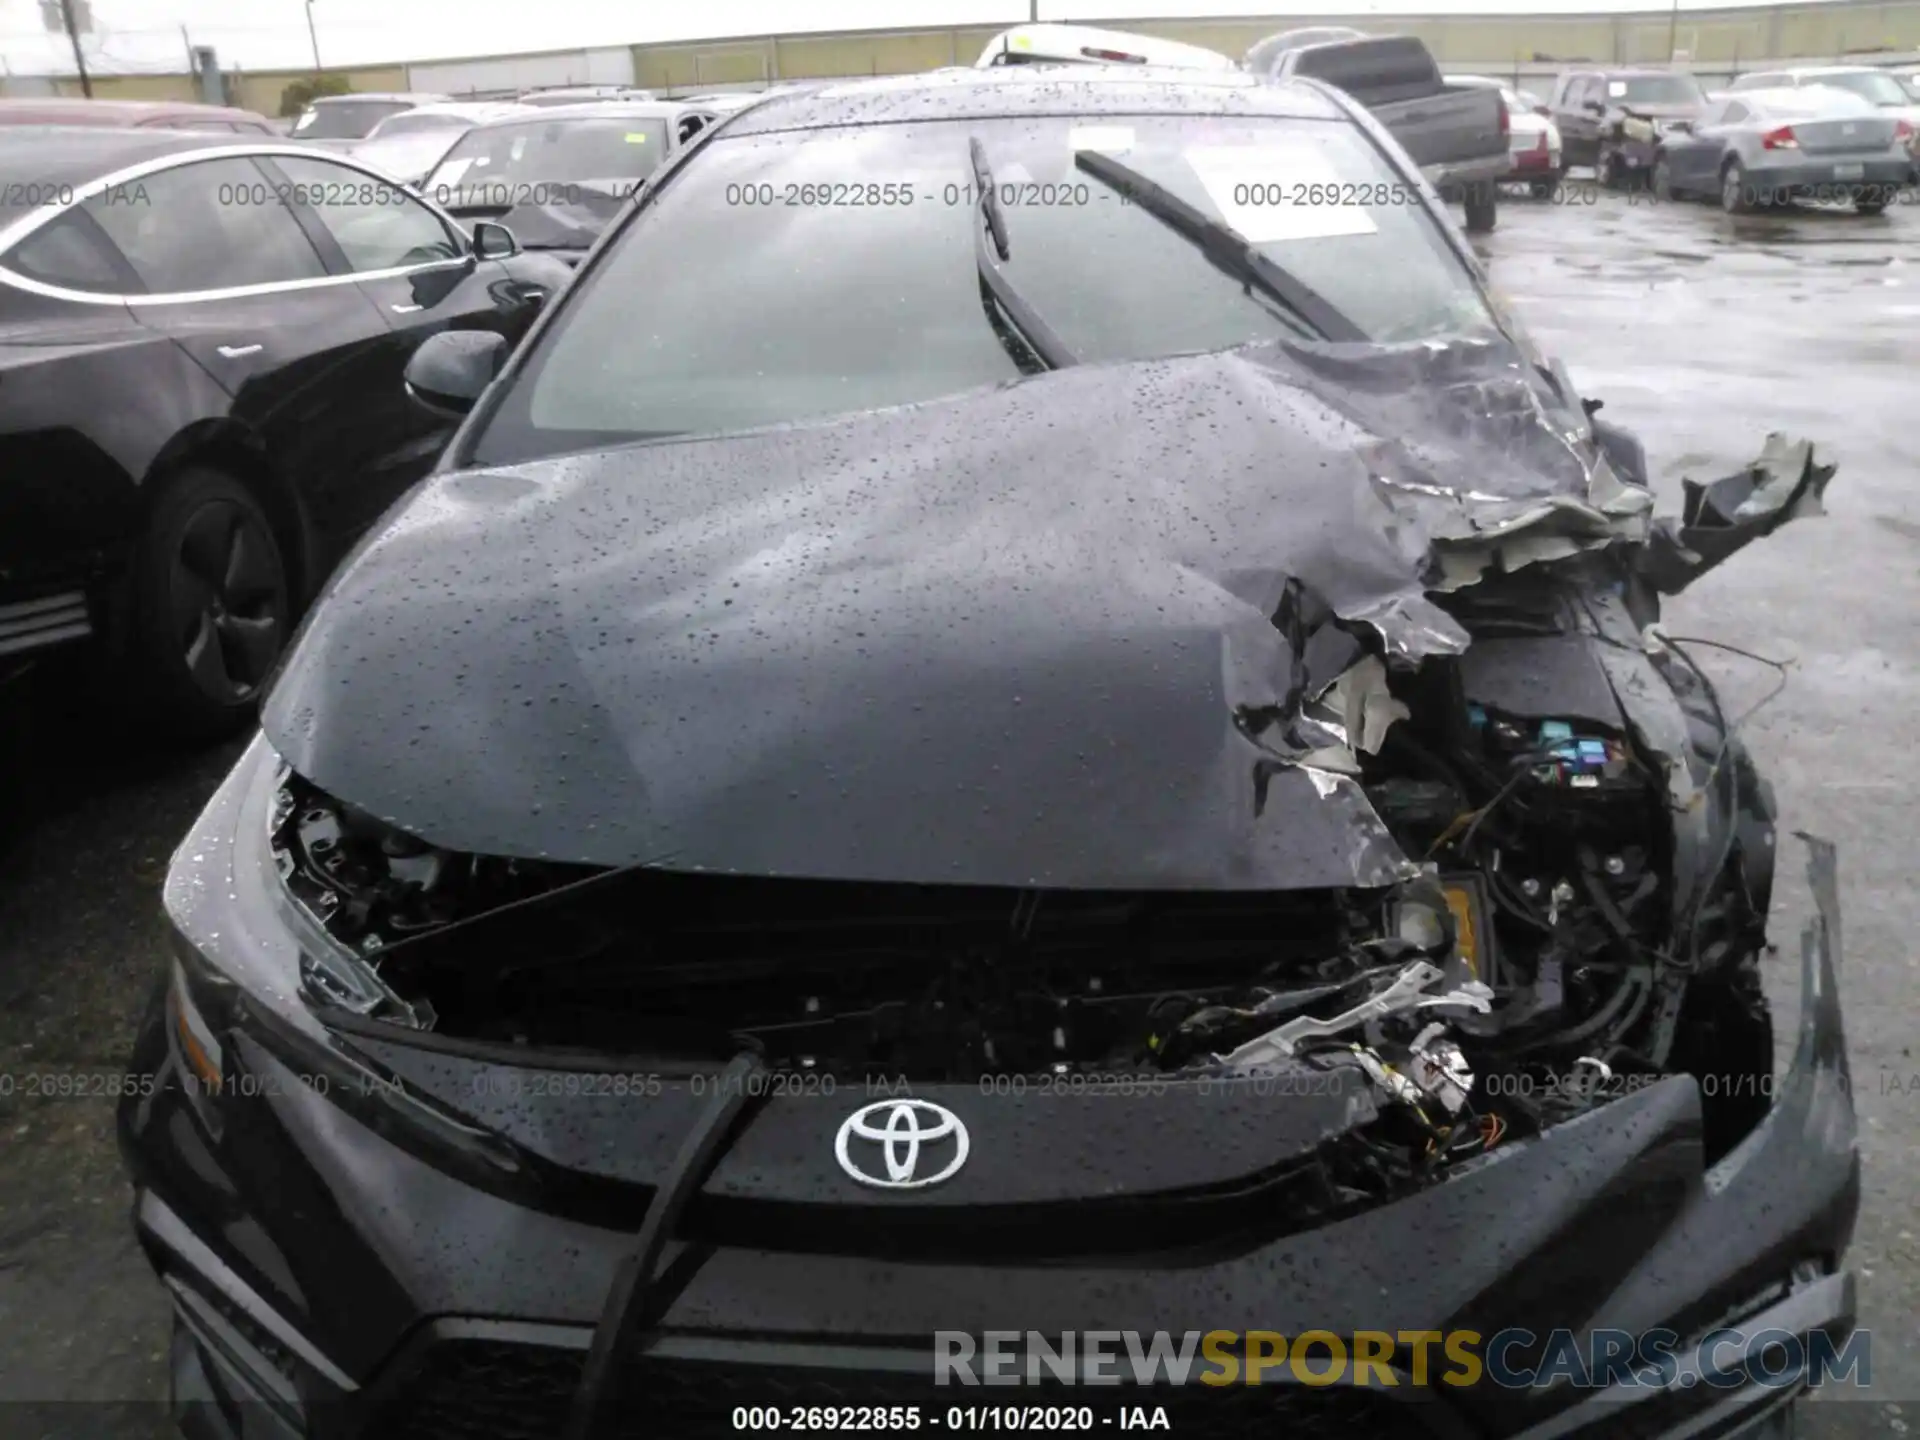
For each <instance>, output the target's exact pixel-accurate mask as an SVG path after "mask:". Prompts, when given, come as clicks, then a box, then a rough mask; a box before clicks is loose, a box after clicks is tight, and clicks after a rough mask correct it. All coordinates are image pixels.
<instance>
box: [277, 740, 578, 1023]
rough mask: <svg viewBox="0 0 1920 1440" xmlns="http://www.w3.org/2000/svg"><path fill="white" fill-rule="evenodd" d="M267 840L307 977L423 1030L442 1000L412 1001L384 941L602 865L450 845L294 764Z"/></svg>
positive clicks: (341, 1000) (280, 789) (285, 770)
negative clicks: (473, 851)
mask: <svg viewBox="0 0 1920 1440" xmlns="http://www.w3.org/2000/svg"><path fill="white" fill-rule="evenodd" d="M267 839H268V846H269V849H270V851H271V854H272V858H273V866H274V869H275V871H276V872H277V873H278V875H279V877H280V883H281V886H282V887H283V890H284V894H285V898H286V899H287V901H288V902H289V903H290V906H291V908H292V910H293V911H294V912H295V925H296V930H297V931H298V932H303V933H302V937H301V938H302V939H303V940H304V942H305V943H304V944H303V946H302V951H303V953H302V964H301V983H302V986H303V988H304V989H305V990H306V991H307V992H308V994H309V995H310V996H311V997H312V998H313V999H315V1000H317V1001H319V1002H320V1003H322V1004H327V1005H333V1006H338V1007H341V1008H344V1009H348V1010H352V1011H355V1012H356V1013H360V1014H367V1015H375V1016H379V1017H381V1018H387V1019H393V1020H396V1021H399V1022H400V1023H403V1024H408V1025H414V1026H418V1027H419V1028H422V1029H431V1028H432V1027H433V1023H434V1014H433V1009H432V1007H431V1005H429V1004H426V1003H425V1002H414V1003H408V1002H406V1001H403V1000H401V999H400V998H399V997H398V996H396V995H394V994H393V993H392V992H391V991H390V990H388V988H387V987H386V986H385V985H384V984H383V983H381V982H380V980H379V957H380V956H381V954H382V952H383V951H385V950H386V949H387V948H388V947H389V946H392V945H396V944H399V943H401V942H402V941H405V940H408V939H410V938H412V937H414V936H417V935H423V934H426V933H427V932H429V931H432V930H438V929H440V928H441V927H443V926H446V925H451V924H454V923H456V922H458V921H461V920H466V919H470V918H472V917H473V916H475V915H480V914H484V913H485V912H486V911H488V910H494V909H498V908H499V907H500V906H503V905H510V904H512V903H514V902H515V901H518V900H525V899H528V898H531V897H532V896H535V895H540V894H544V893H545V892H546V891H548V890H552V889H554V888H556V887H558V886H560V885H564V884H566V883H568V882H569V881H571V880H574V879H578V878H580V877H581V876H583V875H586V874H591V873H593V872H592V870H591V868H590V867H584V866H570V865H559V864H552V863H549V862H545V861H535V860H520V859H513V858H507V857H499V856H490V855H467V854H462V853H460V852H457V851H451V850H443V849H440V848H439V847H437V846H434V845H431V844H429V843H428V842H426V841H425V840H422V839H420V838H419V837H418V836H415V835H411V834H409V833H407V832H406V831H404V830H401V829H399V828H397V827H396V826H394V825H391V824H389V823H388V822H386V821H384V820H382V819H380V818H379V817H378V816H376V815H373V814H371V813H370V812H368V811H366V810H362V809H360V808H359V807H357V806H354V805H349V804H347V803H345V802H344V801H341V800H337V799H335V798H334V797H333V796H331V795H328V794H327V793H326V792H325V791H324V790H321V789H320V788H319V787H318V786H316V785H313V784H311V783H309V782H308V781H307V780H305V779H303V778H302V777H301V776H299V775H297V774H295V773H294V772H293V771H292V770H291V769H290V768H289V767H287V766H286V765H281V766H280V767H279V770H278V772H277V774H276V776H275V784H274V792H273V799H272V803H271V806H270V808H269V812H268V821H267ZM356 962H357V963H356Z"/></svg>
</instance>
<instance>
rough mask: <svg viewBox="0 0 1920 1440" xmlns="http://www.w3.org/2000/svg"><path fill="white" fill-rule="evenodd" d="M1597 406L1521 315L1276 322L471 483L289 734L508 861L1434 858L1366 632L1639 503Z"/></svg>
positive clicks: (1159, 869)
mask: <svg viewBox="0 0 1920 1440" xmlns="http://www.w3.org/2000/svg"><path fill="white" fill-rule="evenodd" d="M1578 410H1579V406H1578V403H1577V401H1574V402H1571V404H1565V403H1563V402H1562V399H1561V397H1560V396H1559V395H1558V394H1556V389H1555V387H1554V385H1553V384H1552V383H1551V382H1550V381H1549V379H1548V378H1547V377H1546V375H1545V374H1544V373H1543V372H1541V371H1540V370H1539V369H1538V368H1537V367H1535V366H1534V365H1533V364H1532V363H1531V362H1530V361H1528V360H1527V359H1526V358H1525V357H1524V356H1523V354H1522V353H1521V352H1520V351H1519V350H1518V349H1516V348H1515V347H1514V346H1512V345H1511V344H1510V343H1508V342H1506V341H1504V340H1499V339H1471V340H1461V341H1458V342H1450V343H1445V344H1441V343H1426V342H1423V343H1420V344H1413V345H1399V346H1358V345H1355V346H1306V345H1292V344H1287V343H1276V344H1267V345H1258V346H1251V347H1247V348H1245V349H1241V350H1236V351H1230V352H1225V353H1220V354H1209V355H1197V356H1187V357H1179V358H1175V359H1167V360H1155V361H1145V362H1138V363H1130V364H1118V365H1103V366H1085V367H1074V368H1072V369H1069V370H1065V371H1061V372H1056V373H1052V374H1048V375H1043V376H1039V377H1035V378H1033V379H1030V380H1027V381H1023V382H1019V383H1015V384H1011V385H1005V386H1001V387H997V388H994V389H990V390H985V391H977V392H972V393H968V394H963V395H957V396H953V397H948V398H943V399H940V400H936V401H931V402H927V403H923V404H918V405H912V406H903V407H899V408H895V409H889V410H881V411H874V412H865V413H859V414H852V415H847V416H840V417H835V418H832V419H829V420H825V421H820V422H815V423H808V424H801V425H792V426H783V427H775V428H769V429H765V430H760V431H754V432H748V433H739V434H730V435H720V436H712V437H701V438H686V439H678V440H663V441H658V442H654V443H647V444H635V445H628V446H624V447H621V448H617V449H611V450H606V451H601V452H595V453H591V454H584V455H574V456H561V457H557V458H552V459H547V460H542V461H537V462H531V463H528V464H524V465H520V466H515V467H506V468H501V469H496V470H490V471H472V472H467V473H449V474H444V475H439V476H436V477H433V478H431V479H430V480H429V481H427V482H426V483H425V484H424V486H423V488H422V490H421V491H420V492H419V493H418V494H417V496H416V498H415V499H414V501H413V503H411V504H410V505H408V506H407V507H406V508H405V509H403V510H400V511H398V512H396V513H395V515H394V516H393V517H392V518H391V519H390V520H389V521H388V522H387V523H386V525H385V527H384V528H383V529H380V530H378V531H376V532H375V533H374V534H373V535H371V536H370V537H369V538H368V540H367V541H366V542H365V543H364V544H363V545H362V546H361V548H360V549H359V551H358V552H357V553H356V554H355V555H354V557H352V558H351V559H350V560H349V561H348V562H347V563H346V564H345V565H344V566H343V567H342V568H341V570H340V571H339V572H338V574H337V575H336V577H335V579H334V580H333V582H332V584H331V587H330V593H329V597H328V602H327V603H326V604H324V605H322V606H319V607H318V608H317V609H316V610H315V612H314V615H313V619H312V621H311V622H310V624H309V626H308V628H307V629H306V631H305V632H304V634H303V635H302V636H301V638H300V641H299V643H298V644H297V646H296V647H295V648H294V650H293V651H292V653H291V654H290V656H289V657H288V659H287V661H286V664H285V667H284V669H283V671H282V674H281V677H280V680H279V682H278V684H277V685H276V687H275V689H274V691H273V693H272V696H271V698H270V700H269V702H268V704H267V706H266V707H265V711H264V714H263V724H264V726H265V729H266V733H267V735H268V736H269V738H270V739H271V741H272V743H273V744H274V746H275V748H276V749H277V750H278V751H279V752H280V754H281V755H282V756H284V757H285V758H286V759H287V760H288V761H289V762H291V763H292V764H293V765H294V767H295V768H296V769H297V770H298V771H299V772H300V773H301V774H303V775H305V776H307V777H308V778H309V779H311V780H312V781H313V782H314V783H316V784H318V785H320V786H322V787H324V788H326V789H328V790H331V791H333V792H335V793H339V794H344V795H352V796H354V797H355V799H356V801H357V803H359V804H361V805H363V806H365V807H366V808H368V809H369V810H371V811H373V812H375V813H376V814H378V815H380V816H381V818H383V819H386V820H388V821H389V822H390V823H393V824H396V825H399V826H401V827H403V828H405V829H407V830H409V831H412V832H414V833H416V834H418V835H420V836H421V837H422V838H425V839H428V840H430V841H432V842H433V843H435V844H437V845H441V846H444V847H447V848H450V849H455V850H463V851H470V852H476V853H483V854H493V855H501V856H525V857H529V858H549V859H556V860H568V861H575V862H580V863H587V864H609V865H624V864H633V863H638V862H642V861H651V862H656V863H663V864H667V865H670V866H672V867H674V868H687V869H714V870H732V871H753V872H757V873H761V874H766V875H794V876H809V877H815V878H844V879H887V880H896V881H900V880H925V881H935V882H951V883H966V884H999V885H1017V886H1028V885H1051V886H1062V887H1075V886H1078V887H1101V886H1127V887H1136V888H1139V887H1157V886H1165V887H1173V886H1179V887H1189V888H1249V889H1255V888H1258V889H1290V888H1312V887H1323V886H1325V887H1332V886H1348V885H1368V886H1371V885H1381V884H1387V883H1391V882H1393V881H1396V880H1398V879H1402V878H1404V877H1405V876H1406V875H1408V874H1409V873H1411V872H1412V869H1413V867H1412V864H1411V862H1410V861H1409V860H1408V859H1407V857H1406V856H1404V855H1403V854H1401V852H1400V850H1399V848H1398V846H1397V845H1396V844H1395V842H1394V841H1393V839H1392V837H1391V836H1390V835H1389V834H1388V831H1387V828H1386V826H1385V825H1384V824H1383V823H1382V821H1381V820H1380V818H1379V817H1378V816H1377V815H1376V814H1375V813H1374V811H1373V809H1372V808H1371V807H1370V806H1369V805H1368V803H1367V801H1366V799H1365V797H1364V795H1363V794H1362V792H1361V790H1360V787H1359V786H1358V785H1357V784H1356V783H1354V782H1353V780H1352V779H1351V778H1350V777H1351V775H1352V773H1353V772H1354V770H1355V769H1356V768H1357V764H1356V759H1355V756H1356V750H1355V747H1358V749H1359V750H1360V751H1365V750H1367V749H1368V748H1369V747H1371V746H1374V745H1377V744H1378V743H1379V741H1380V738H1381V736H1382V735H1383V734H1384V733H1385V729H1386V727H1388V726H1390V725H1391V723H1392V721H1393V719H1394V718H1395V712H1394V708H1393V705H1392V702H1391V697H1389V696H1387V695H1386V694H1385V692H1384V685H1383V683H1382V681H1383V676H1384V670H1383V669H1381V668H1380V667H1379V663H1378V660H1375V659H1373V658H1372V657H1375V656H1378V657H1380V659H1384V660H1385V662H1386V663H1387V665H1389V666H1393V665H1400V666H1407V665H1417V664H1419V663H1420V662H1422V661H1423V660H1427V659H1430V658H1432V657H1438V656H1450V655H1456V654H1459V653H1461V652H1462V651H1464V650H1465V649H1466V647H1467V641H1468V635H1467V632H1466V630H1465V629H1464V628H1463V627H1462V626H1461V624H1460V623H1459V622H1458V621H1457V620H1455V619H1454V618H1453V617H1452V616H1451V615H1449V614H1448V613H1447V612H1446V611H1445V610H1443V609H1442V608H1440V606H1439V605H1438V604H1436V603H1435V600H1434V598H1433V596H1434V595H1435V594H1436V593H1438V592H1439V591H1441V590H1443V589H1445V588H1448V587H1451V586H1454V585H1457V584H1460V583H1464V580H1465V578H1467V577H1468V576H1469V575H1470V574H1477V573H1480V572H1481V571H1482V570H1484V568H1485V567H1488V566H1498V567H1502V568H1511V567H1513V566H1515V565H1519V564H1526V563H1535V564H1537V563H1542V562H1545V561H1549V560H1551V559H1553V558H1555V557H1560V556H1566V555H1571V554H1580V553H1586V552H1590V551H1593V550H1596V549H1603V548H1606V547H1610V546H1615V545H1620V544H1632V543H1634V542H1635V541H1637V539H1638V538H1639V536H1640V534H1641V527H1643V525H1644V521H1645V515H1646V512H1647V509H1648V508H1649V507H1650V505H1651V498H1650V497H1649V496H1648V495H1647V493H1646V492H1645V491H1644V490H1642V489H1640V488H1639V487H1637V486H1630V485H1626V484H1624V482H1622V481H1621V480H1620V479H1619V478H1618V476H1617V475H1615V473H1614V472H1613V470H1612V469H1611V468H1610V467H1609V466H1608V465H1607V464H1606V462H1605V461H1604V459H1602V458H1601V456H1600V454H1599V451H1598V449H1597V448H1596V447H1595V445H1594V443H1593V441H1592V434H1591V429H1590V427H1589V426H1588V424H1587V421H1586V417H1585V416H1584V414H1581V413H1575V412H1577V411H1578ZM1799 453H1804V452H1799ZM1807 463H1808V464H1809V465H1810V464H1811V462H1810V460H1809V461H1808V462H1807ZM1823 483H1824V482H1823ZM1714 493H1715V495H1716V496H1718V495H1721V494H1722V493H1724V492H1721V491H1718V490H1716V491H1715V492H1714ZM1772 493H1773V491H1772V490H1770V489H1769V488H1768V486H1767V484H1766V483H1765V482H1764V480H1763V479H1758V478H1757V479H1756V480H1755V481H1754V482H1753V483H1751V484H1749V485H1748V487H1747V491H1746V493H1744V494H1742V495H1741V496H1740V497H1739V501H1746V500H1749V499H1751V498H1752V497H1753V496H1755V495H1770V494H1772ZM1791 499H1792V497H1791V496H1788V497H1786V499H1783V501H1782V504H1781V505H1780V506H1779V507H1776V509H1775V510H1774V511H1773V512H1770V515H1769V517H1768V518H1763V519H1759V520H1753V519H1748V520H1744V521H1742V522H1740V523H1741V524H1743V525H1765V524H1768V523H1777V522H1776V521H1775V520H1773V518H1772V517H1773V516H1784V515H1785V514H1787V513H1788V512H1790V511H1793V510H1795V508H1796V507H1795V505H1793V504H1790V503H1787V502H1788V501H1789V500H1791ZM1729 503H1733V504H1735V506H1736V508H1737V504H1738V502H1729ZM1717 513H1718V512H1717V511H1715V512H1712V513H1709V512H1708V511H1707V510H1705V509H1701V510H1700V511H1699V513H1697V514H1696V516H1695V522H1694V523H1695V528H1699V527H1700V526H1702V525H1707V524H1710V523H1711V520H1712V515H1713V514H1717ZM1744 533H1745V532H1742V534H1743V535H1744ZM1741 543H1744V540H1742V542H1741ZM1621 663H1622V664H1623V665H1625V666H1627V667H1628V668H1633V669H1635V671H1636V673H1635V675H1633V676H1631V677H1627V676H1621V677H1617V678H1616V685H1617V686H1621V687H1625V688H1627V689H1632V688H1633V687H1634V686H1636V685H1637V686H1643V687H1648V688H1649V693H1650V694H1651V693H1652V692H1651V687H1652V686H1655V685H1657V684H1658V677H1657V676H1656V675H1654V674H1653V672H1652V671H1651V670H1650V669H1648V668H1647V667H1648V666H1649V665H1650V663H1651V662H1650V661H1649V660H1648V659H1647V657H1646V656H1645V655H1643V654H1640V653H1639V652H1638V651H1637V649H1636V650H1635V651H1634V653H1633V654H1632V655H1631V656H1630V657H1629V658H1628V660H1626V661H1624V662H1621ZM1647 703H1648V704H1649V705H1651V706H1653V707H1654V708H1656V709H1658V708H1659V707H1660V706H1661V705H1664V706H1665V707H1667V710H1668V711H1671V707H1672V706H1673V704H1674V702H1673V700H1672V698H1671V696H1669V697H1668V698H1667V699H1666V700H1665V701H1664V702H1663V701H1661V700H1659V699H1658V697H1657V696H1655V697H1654V698H1653V699H1651V700H1649V701H1648V702H1647ZM1630 708H1631V707H1630ZM1643 708H1644V707H1643ZM1640 723H1642V724H1643V727H1644V728H1645V729H1646V730H1647V732H1648V734H1649V735H1650V736H1651V737H1652V738H1653V740H1654V742H1655V744H1656V748H1658V746H1659V745H1662V744H1671V743H1673V741H1674V736H1673V735H1672V734H1667V733H1665V732H1664V731H1663V729H1662V726H1661V725H1660V724H1658V723H1653V722H1650V721H1649V722H1640ZM1681 768H1682V769H1684V767H1681ZM476 776H484V777H485V781H484V783H478V784H477V783H475V777H476ZM1676 784H1678V781H1676ZM1676 798H1678V795H1677V794H1676Z"/></svg>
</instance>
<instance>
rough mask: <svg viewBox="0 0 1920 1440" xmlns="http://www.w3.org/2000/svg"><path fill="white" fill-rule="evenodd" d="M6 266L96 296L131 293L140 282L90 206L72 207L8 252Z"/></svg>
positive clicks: (137, 289)
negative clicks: (86, 209)
mask: <svg viewBox="0 0 1920 1440" xmlns="http://www.w3.org/2000/svg"><path fill="white" fill-rule="evenodd" d="M6 265H7V268H8V269H10V270H15V271H18V272H19V273H20V274H22V275H25V276H26V277H28V278H29V279H31V280H39V281H43V282H44V283H46V284H48V285H61V286H64V287H66V288H67V289H69V290H85V291H89V292H91V293H93V294H97V295H131V294H136V293H138V292H139V290H140V289H141V284H140V281H139V279H138V277H136V276H135V275H134V274H133V272H132V271H131V270H129V269H128V268H127V262H126V261H125V259H123V258H122V257H121V256H120V254H119V253H118V252H117V251H116V250H115V249H114V247H113V242H112V241H111V240H109V239H108V238H107V237H106V234H105V233H104V232H103V231H102V230H101V229H100V227H99V226H98V225H97V224H95V223H94V221H93V219H92V218H91V217H90V216H89V215H88V214H87V212H86V211H85V210H81V209H75V210H69V211H67V213H66V214H64V215H62V216H61V217H60V218H59V219H58V220H55V221H54V222H53V223H52V224H51V225H43V226H41V227H40V228H39V229H38V230H36V231H34V232H33V234H31V235H29V236H28V237H27V238H26V239H25V240H22V241H21V242H20V243H19V244H18V245H16V246H14V247H13V249H12V250H11V251H10V252H8V254H7V258H6Z"/></svg>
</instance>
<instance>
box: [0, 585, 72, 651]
mask: <svg viewBox="0 0 1920 1440" xmlns="http://www.w3.org/2000/svg"><path fill="white" fill-rule="evenodd" d="M92 633H93V622H92V621H91V619H89V617H88V615H87V597H86V595H85V594H84V593H82V592H81V591H78V590H70V591H67V592H66V593H64V594H60V595H44V596H41V597H40V598H39V599H37V600H16V601H12V602H9V603H8V604H5V605H0V655H18V654H22V653H24V652H25V651H28V650H41V649H44V648H46V647H47V646H49V645H60V644H64V643H65V642H66V641H68V640H84V639H85V638H86V637H87V636H89V635H91V634H92Z"/></svg>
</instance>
